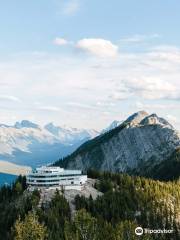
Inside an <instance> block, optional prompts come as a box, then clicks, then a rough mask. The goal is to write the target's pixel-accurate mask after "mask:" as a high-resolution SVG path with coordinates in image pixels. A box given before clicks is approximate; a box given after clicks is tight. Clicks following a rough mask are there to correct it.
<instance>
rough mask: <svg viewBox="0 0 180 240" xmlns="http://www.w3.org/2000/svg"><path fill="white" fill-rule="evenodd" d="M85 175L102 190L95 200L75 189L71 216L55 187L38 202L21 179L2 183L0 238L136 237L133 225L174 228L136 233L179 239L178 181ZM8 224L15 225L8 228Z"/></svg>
mask: <svg viewBox="0 0 180 240" xmlns="http://www.w3.org/2000/svg"><path fill="white" fill-rule="evenodd" d="M88 176H91V177H92V176H93V177H94V178H96V179H97V180H96V184H95V186H96V188H97V189H98V190H100V191H102V192H103V193H104V194H103V195H102V196H99V197H98V198H97V199H96V200H93V198H92V197H91V196H90V197H89V198H85V197H83V196H79V195H77V196H76V197H75V199H74V204H75V207H76V212H75V214H74V211H73V214H72V215H73V216H71V211H70V206H69V203H68V202H67V200H66V199H65V197H64V196H63V193H60V192H59V191H57V192H56V193H55V195H54V196H53V198H52V199H51V201H50V202H47V203H46V204H44V205H43V206H42V207H37V205H38V203H39V199H40V193H39V192H38V191H34V192H33V193H27V191H25V192H23V191H24V187H23V186H24V184H23V180H22V179H20V180H18V181H19V183H20V184H19V183H18V184H17V182H16V183H15V184H13V186H11V187H3V188H1V189H0V239H3V240H11V239H14V236H16V239H17V240H20V239H23V240H24V239H26V238H27V239H32V238H31V237H32V236H33V239H36V238H37V239H41V238H38V237H39V236H40V235H38V234H39V233H42V237H43V238H44V239H46V238H47V240H85V239H87V240H135V239H137V236H135V233H134V230H135V228H136V227H137V226H142V227H143V228H149V229H173V230H174V233H173V234H171V235H161V234H157V235H149V234H144V235H143V236H141V237H138V239H142V240H152V239H153V240H154V239H155V240H156V239H157V240H168V239H173V240H179V239H180V224H179V213H180V182H179V181H173V182H160V181H155V180H151V179H147V178H143V177H132V176H129V175H126V174H116V173H114V174H113V173H110V172H103V173H100V172H97V171H95V170H89V171H88ZM20 185H21V186H20ZM17 186H18V187H17ZM21 188H22V189H21ZM34 223H37V224H35V225H37V226H36V227H33V226H34ZM13 226H15V228H14V229H15V230H14V231H11V229H12V227H13ZM28 226H30V227H29V229H28ZM26 229H28V230H26ZM33 229H35V230H33ZM31 231H34V234H35V235H33V234H32V232H31ZM23 234H25V235H23ZM36 234H37V235H36ZM43 238H42V239H43Z"/></svg>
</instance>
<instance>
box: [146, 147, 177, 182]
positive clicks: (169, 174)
mask: <svg viewBox="0 0 180 240" xmlns="http://www.w3.org/2000/svg"><path fill="white" fill-rule="evenodd" d="M142 172H143V171H142ZM143 175H144V176H147V177H152V178H154V179H158V180H161V181H170V180H176V179H179V178H180V148H177V149H176V150H175V151H174V152H173V154H172V155H171V156H170V157H169V158H168V159H167V160H164V161H162V162H160V163H158V164H156V165H155V166H154V167H153V168H150V169H148V168H147V169H146V171H145V172H144V174H143Z"/></svg>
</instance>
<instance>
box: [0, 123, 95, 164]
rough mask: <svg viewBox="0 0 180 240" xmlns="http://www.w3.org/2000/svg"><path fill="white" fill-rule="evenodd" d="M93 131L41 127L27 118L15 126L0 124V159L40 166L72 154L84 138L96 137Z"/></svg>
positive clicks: (50, 125)
mask: <svg viewBox="0 0 180 240" xmlns="http://www.w3.org/2000/svg"><path fill="white" fill-rule="evenodd" d="M97 134H98V132H96V131H94V130H85V129H74V128H68V127H65V128H63V127H57V126H55V125H53V124H52V123H49V124H47V125H46V126H45V127H41V126H39V125H37V124H35V123H32V122H30V121H28V120H23V121H21V122H16V123H15V125H14V126H8V125H5V124H1V125H0V160H7V161H10V162H13V163H17V164H25V165H29V166H37V165H41V164H46V163H51V162H52V161H54V159H59V157H64V156H66V155H68V154H70V153H72V152H73V151H74V150H75V149H76V148H77V147H78V146H80V145H81V144H82V143H84V142H85V141H87V140H89V139H91V138H93V137H95V136H97Z"/></svg>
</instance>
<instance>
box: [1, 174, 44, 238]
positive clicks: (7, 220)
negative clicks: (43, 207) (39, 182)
mask: <svg viewBox="0 0 180 240" xmlns="http://www.w3.org/2000/svg"><path fill="white" fill-rule="evenodd" d="M25 189H26V179H25V177H22V176H19V177H18V178H17V180H16V182H15V183H13V184H12V186H3V187H2V188H1V189H0V239H3V240H9V239H13V236H12V235H11V228H12V226H13V225H14V223H15V221H16V220H17V219H18V217H19V216H20V217H21V218H22V219H23V218H24V216H25V215H26V214H27V213H28V211H30V210H32V209H33V206H35V204H33V202H34V203H35V200H34V199H36V204H37V202H39V198H38V194H39V193H32V194H31V195H29V194H23V192H24V191H25ZM37 198H38V200H37Z"/></svg>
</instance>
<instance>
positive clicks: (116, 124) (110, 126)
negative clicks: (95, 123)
mask: <svg viewBox="0 0 180 240" xmlns="http://www.w3.org/2000/svg"><path fill="white" fill-rule="evenodd" d="M121 123H122V121H117V120H114V121H113V122H112V123H111V124H110V125H109V126H108V127H107V128H105V129H103V130H102V131H101V134H103V133H106V132H109V131H111V130H112V129H114V128H116V127H118V126H119V125H120V124H121Z"/></svg>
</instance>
